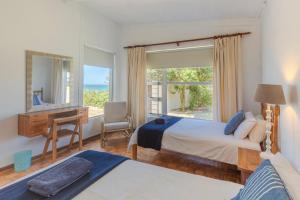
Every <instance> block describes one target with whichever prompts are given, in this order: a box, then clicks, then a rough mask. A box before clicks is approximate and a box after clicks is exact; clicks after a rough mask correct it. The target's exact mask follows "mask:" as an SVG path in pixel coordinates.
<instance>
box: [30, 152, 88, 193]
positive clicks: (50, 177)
mask: <svg viewBox="0 0 300 200" xmlns="http://www.w3.org/2000/svg"><path fill="white" fill-rule="evenodd" d="M92 167H93V163H91V162H90V161H88V160H86V159H84V158H78V157H73V158H70V159H68V160H67V161H65V162H63V163H61V164H60V165H57V166H56V167H54V168H52V169H50V170H49V171H47V172H45V173H42V174H40V175H39V176H37V177H35V178H33V179H32V180H30V181H28V183H27V185H28V188H29V190H30V191H32V192H34V193H37V194H39V195H42V196H44V197H50V196H54V195H56V194H57V193H58V192H59V191H61V190H63V189H64V188H66V187H67V186H69V185H71V184H72V183H74V182H75V181H76V180H78V179H80V178H81V177H83V176H84V175H86V174H87V173H88V172H89V171H90V170H91V168H92Z"/></svg>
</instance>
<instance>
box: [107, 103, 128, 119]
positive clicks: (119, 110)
mask: <svg viewBox="0 0 300 200" xmlns="http://www.w3.org/2000/svg"><path fill="white" fill-rule="evenodd" d="M126 117H127V105H126V102H107V103H105V105H104V123H112V122H123V121H127V119H126Z"/></svg>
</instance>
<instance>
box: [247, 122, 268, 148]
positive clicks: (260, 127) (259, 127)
mask: <svg viewBox="0 0 300 200" xmlns="http://www.w3.org/2000/svg"><path fill="white" fill-rule="evenodd" d="M265 138H266V121H265V120H261V119H257V118H256V125H255V126H254V128H253V129H252V130H251V131H250V133H249V139H250V141H251V142H256V143H261V142H262V141H263V140H264V139H265Z"/></svg>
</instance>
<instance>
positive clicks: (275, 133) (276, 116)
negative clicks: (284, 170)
mask: <svg viewBox="0 0 300 200" xmlns="http://www.w3.org/2000/svg"><path fill="white" fill-rule="evenodd" d="M266 108H267V105H266V104H261V114H262V116H263V118H264V119H266ZM271 109H272V111H273V116H272V123H273V126H272V133H271V141H272V146H271V151H272V153H274V154H275V153H277V152H278V151H279V147H278V122H279V114H280V107H279V105H275V106H272V107H271ZM261 148H262V150H265V141H264V142H262V143H261ZM137 149H138V145H137V144H134V145H132V159H133V160H137Z"/></svg>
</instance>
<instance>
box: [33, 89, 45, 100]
mask: <svg viewBox="0 0 300 200" xmlns="http://www.w3.org/2000/svg"><path fill="white" fill-rule="evenodd" d="M33 95H37V96H40V97H41V100H42V101H44V89H43V88H41V89H40V90H35V91H33Z"/></svg>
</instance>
